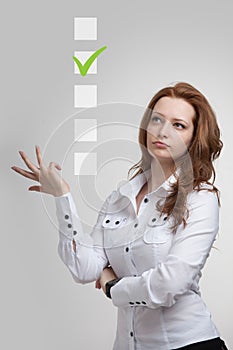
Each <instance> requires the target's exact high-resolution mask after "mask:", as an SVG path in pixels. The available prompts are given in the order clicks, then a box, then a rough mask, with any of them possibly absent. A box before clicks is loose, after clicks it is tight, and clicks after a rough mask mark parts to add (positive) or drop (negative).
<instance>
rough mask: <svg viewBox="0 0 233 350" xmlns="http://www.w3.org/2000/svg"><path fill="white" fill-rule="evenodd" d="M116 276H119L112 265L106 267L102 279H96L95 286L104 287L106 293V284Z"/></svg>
mask: <svg viewBox="0 0 233 350" xmlns="http://www.w3.org/2000/svg"><path fill="white" fill-rule="evenodd" d="M115 278H117V276H116V274H115V272H114V271H113V269H112V268H111V267H106V268H105V269H103V271H102V274H101V276H100V279H99V280H97V281H96V284H95V287H96V288H98V289H100V288H102V289H103V291H104V293H106V290H105V284H106V283H107V282H109V281H111V280H114V279H115Z"/></svg>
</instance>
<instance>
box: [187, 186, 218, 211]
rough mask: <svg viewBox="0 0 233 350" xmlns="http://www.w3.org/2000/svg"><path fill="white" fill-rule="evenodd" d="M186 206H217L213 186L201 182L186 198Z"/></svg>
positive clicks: (216, 197)
mask: <svg viewBox="0 0 233 350" xmlns="http://www.w3.org/2000/svg"><path fill="white" fill-rule="evenodd" d="M187 202H188V204H194V205H195V203H196V204H199V205H200V204H201V205H208V206H218V204H219V202H218V194H217V192H216V190H215V186H214V185H212V184H210V183H206V182H202V183H200V185H199V186H198V187H195V188H194V189H193V190H192V191H191V192H189V194H188V196H187Z"/></svg>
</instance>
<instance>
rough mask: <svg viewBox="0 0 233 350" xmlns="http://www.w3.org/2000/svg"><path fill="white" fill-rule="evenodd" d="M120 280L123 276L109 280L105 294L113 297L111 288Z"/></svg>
mask: <svg viewBox="0 0 233 350" xmlns="http://www.w3.org/2000/svg"><path fill="white" fill-rule="evenodd" d="M120 280H121V278H115V279H113V280H111V281H108V282H107V283H106V284H105V290H106V292H105V294H106V295H107V297H108V298H110V299H112V297H111V293H110V290H111V288H112V287H113V286H115V284H116V283H117V282H119V281H120Z"/></svg>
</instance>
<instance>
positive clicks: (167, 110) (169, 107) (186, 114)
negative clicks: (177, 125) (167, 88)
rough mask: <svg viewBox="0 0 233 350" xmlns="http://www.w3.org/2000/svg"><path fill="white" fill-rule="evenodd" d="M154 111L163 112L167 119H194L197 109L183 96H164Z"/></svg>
mask: <svg viewBox="0 0 233 350" xmlns="http://www.w3.org/2000/svg"><path fill="white" fill-rule="evenodd" d="M153 112H158V113H161V114H162V115H163V116H165V117H166V118H167V119H172V118H183V119H185V120H187V121H189V120H190V121H191V120H193V118H194V116H195V110H194V108H193V106H192V105H191V104H190V103H188V102H187V101H185V100H184V99H182V98H174V97H167V96H166V97H162V98H160V99H159V100H158V101H157V102H156V104H155V106H154V108H153V110H152V113H153Z"/></svg>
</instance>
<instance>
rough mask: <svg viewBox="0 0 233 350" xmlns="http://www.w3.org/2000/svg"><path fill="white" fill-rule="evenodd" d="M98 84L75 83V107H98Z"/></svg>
mask: <svg viewBox="0 0 233 350" xmlns="http://www.w3.org/2000/svg"><path fill="white" fill-rule="evenodd" d="M96 106H97V85H75V86H74V107H75V108H79V107H81V108H82V107H96Z"/></svg>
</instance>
